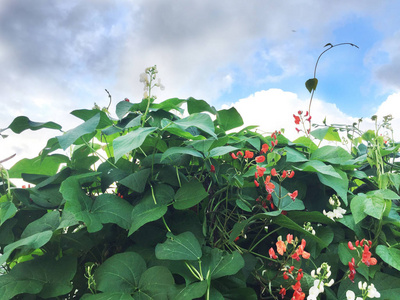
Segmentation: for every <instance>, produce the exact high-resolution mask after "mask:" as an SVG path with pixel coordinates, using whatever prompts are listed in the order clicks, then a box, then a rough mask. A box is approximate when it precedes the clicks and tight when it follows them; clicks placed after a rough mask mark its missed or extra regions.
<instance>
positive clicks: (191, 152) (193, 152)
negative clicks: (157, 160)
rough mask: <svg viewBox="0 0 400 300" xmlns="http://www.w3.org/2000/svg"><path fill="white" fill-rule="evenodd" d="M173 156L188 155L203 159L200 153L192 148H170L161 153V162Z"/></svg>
mask: <svg viewBox="0 0 400 300" xmlns="http://www.w3.org/2000/svg"><path fill="white" fill-rule="evenodd" d="M174 154H188V155H191V156H195V157H200V158H203V155H202V154H201V153H200V152H198V151H196V150H194V149H192V148H184V147H171V148H169V149H168V150H167V151H165V152H164V153H163V155H162V157H161V161H163V160H164V159H166V158H167V157H169V156H171V155H174Z"/></svg>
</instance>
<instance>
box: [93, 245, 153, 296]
mask: <svg viewBox="0 0 400 300" xmlns="http://www.w3.org/2000/svg"><path fill="white" fill-rule="evenodd" d="M144 271H146V263H145V261H144V259H143V258H142V257H141V256H140V255H139V254H137V253H135V252H124V253H119V254H115V255H113V256H111V257H110V258H109V259H107V260H106V261H105V262H104V263H103V264H102V265H101V266H100V267H99V268H98V269H97V270H96V271H95V273H94V278H95V280H96V283H97V289H98V290H99V291H102V292H120V293H121V292H122V293H129V294H132V293H134V292H135V291H136V289H137V288H138V286H139V280H140V277H141V276H142V274H143V272H144Z"/></svg>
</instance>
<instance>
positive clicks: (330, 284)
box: [325, 276, 335, 287]
mask: <svg viewBox="0 0 400 300" xmlns="http://www.w3.org/2000/svg"><path fill="white" fill-rule="evenodd" d="M328 277H329V276H328ZM334 282H335V280H333V278H332V279H331V280H330V281H329V282H327V283H325V285H326V286H329V287H330V286H332V284H334Z"/></svg>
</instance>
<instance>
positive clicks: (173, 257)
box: [0, 69, 400, 300]
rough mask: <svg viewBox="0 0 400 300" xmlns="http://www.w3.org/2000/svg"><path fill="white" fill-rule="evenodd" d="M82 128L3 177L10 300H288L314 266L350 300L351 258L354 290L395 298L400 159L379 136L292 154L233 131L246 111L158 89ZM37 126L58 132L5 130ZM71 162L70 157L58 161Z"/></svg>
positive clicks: (307, 141) (23, 121)
mask: <svg viewBox="0 0 400 300" xmlns="http://www.w3.org/2000/svg"><path fill="white" fill-rule="evenodd" d="M154 70H155V69H149V70H147V73H146V74H147V76H150V77H147V81H146V80H144V79H143V80H144V83H145V85H146V86H151V87H154V85H155V84H154V79H155V73H154ZM316 85H317V81H316V80H313V81H312V82H309V83H308V88H309V89H311V90H310V92H311V91H314V90H315V88H316ZM184 104H186V105H187V109H188V111H187V113H186V114H183V115H184V116H185V117H181V114H180V113H182V112H184V111H183V109H182V108H181V106H183V105H184ZM173 111H177V112H179V114H175V113H173ZM72 114H73V115H74V116H76V117H78V118H80V119H82V120H83V123H82V124H81V125H79V126H78V127H76V128H74V129H71V130H69V131H68V132H66V133H64V134H63V135H60V136H58V137H56V138H53V139H50V140H49V141H48V143H47V145H46V147H45V148H44V150H43V151H42V152H41V154H40V155H39V156H38V157H36V158H33V159H23V160H21V161H19V162H17V163H16V164H15V165H14V166H13V167H12V168H11V169H10V170H5V169H4V168H1V182H0V183H1V184H0V197H1V198H0V252H1V254H2V255H1V256H0V265H1V266H2V270H1V271H0V272H1V273H2V275H1V276H0V299H11V298H15V299H25V297H30V296H31V297H35V298H36V299H49V298H57V297H58V298H59V299H61V298H62V299H72V298H76V299H89V300H90V299H196V298H206V299H257V298H261V297H265V296H266V295H268V294H271V295H273V297H278V296H279V297H280V295H279V292H280V290H281V287H283V286H285V287H286V288H287V289H288V294H287V297H291V295H292V291H291V290H292V289H293V288H292V287H291V286H292V285H294V284H295V283H296V276H300V275H297V272H300V271H299V269H302V270H303V272H304V279H302V280H301V282H302V289H303V291H304V292H306V293H307V292H308V289H309V288H311V286H312V285H313V281H314V278H313V277H312V276H310V275H309V274H310V273H311V271H312V270H313V269H315V267H314V266H313V264H315V265H318V264H321V263H323V262H328V263H329V264H330V265H331V267H332V275H331V278H333V279H334V281H335V283H334V285H332V286H331V287H329V288H328V287H326V289H325V290H326V293H327V295H328V296H329V297H330V298H331V299H335V298H338V299H343V298H344V297H345V296H344V295H345V293H346V291H347V290H353V291H357V288H356V287H354V286H355V285H356V284H352V282H351V281H350V279H349V278H348V277H349V265H348V264H349V262H350V261H351V259H352V258H355V264H356V265H357V266H358V268H357V269H356V270H357V274H356V276H355V278H354V280H355V281H360V280H363V281H368V282H369V283H374V284H375V287H376V288H377V289H378V291H380V292H381V294H382V296H385V297H388V298H391V297H392V298H393V297H395V296H393V295H397V294H396V293H398V289H397V288H396V285H395V284H393V285H389V284H388V280H394V281H395V282H397V281H398V278H399V277H400V276H399V275H400V266H399V263H398V261H399V259H400V258H399V257H400V254H399V251H400V250H399V242H400V241H399V236H400V230H399V228H400V216H399V214H398V211H399V202H398V200H399V198H400V197H399V196H398V192H399V182H400V179H399V178H400V174H399V163H398V162H397V160H396V158H398V156H399V154H398V149H399V148H400V146H399V145H398V144H396V143H394V142H393V141H390V142H389V143H385V142H384V141H383V140H382V139H381V138H380V135H379V132H378V129H379V127H377V128H378V129H377V130H375V131H367V132H366V133H362V132H360V131H357V130H358V129H357V130H356V127H354V126H352V127H346V126H341V125H335V126H328V125H326V126H325V127H322V128H319V129H317V130H314V131H312V132H311V133H310V135H309V136H306V137H301V138H299V139H297V140H295V141H293V142H291V141H288V140H287V139H286V138H285V137H284V136H283V135H282V134H279V133H278V132H273V133H272V134H271V135H269V136H262V135H260V134H258V133H255V132H253V131H251V129H246V130H242V131H239V132H230V131H231V130H232V129H235V128H237V127H239V126H241V125H243V120H242V118H241V117H240V115H239V113H238V112H237V111H236V110H235V109H234V108H231V109H227V110H219V111H217V110H216V109H215V108H214V107H212V106H210V105H209V104H208V103H207V102H205V101H204V100H196V99H194V98H189V99H186V100H185V99H178V98H172V99H168V100H166V101H163V102H161V103H157V104H156V103H154V98H153V97H151V88H150V89H149V90H148V94H147V97H145V98H144V99H143V100H142V101H141V102H139V103H130V102H127V101H121V102H119V103H118V104H117V106H116V115H117V119H114V118H112V117H111V115H110V114H109V113H108V112H105V111H101V110H98V109H93V110H76V111H74V112H73V113H72ZM210 115H212V116H213V117H210ZM41 128H51V129H60V128H59V126H57V125H55V123H52V122H47V123H35V122H31V121H29V119H28V118H26V117H18V118H16V119H15V120H14V121H13V122H12V123H11V124H10V126H9V129H11V130H12V131H14V132H16V133H19V132H22V131H24V130H25V129H31V130H37V129H41ZM340 132H346V133H347V136H351V140H350V142H351V145H350V146H351V149H350V151H349V152H347V151H346V150H344V149H343V148H342V147H338V146H332V145H328V146H319V144H318V145H317V144H316V143H315V142H314V140H313V139H312V137H315V138H316V139H318V140H320V141H322V140H326V141H338V140H340V139H341V137H340V135H339V133H340ZM66 148H70V150H71V151H70V154H69V156H67V155H61V154H55V153H54V151H56V150H59V149H66ZM267 148H268V149H267ZM256 157H257V160H256ZM260 157H261V158H260ZM255 174H257V176H255ZM14 178H22V179H23V180H24V181H26V182H27V183H29V184H30V186H28V188H18V187H15V186H14V185H13V184H12V183H11V181H12V180H13V179H14ZM338 207H341V208H342V209H344V212H341V213H340V210H338ZM327 211H329V212H330V213H332V214H329V213H327ZM334 212H335V213H334ZM288 234H289V235H288ZM291 234H293V235H294V239H293V241H292V242H290V241H289V239H290V235H291ZM362 239H366V240H370V241H371V243H368V242H365V243H368V247H367V248H368V250H369V251H371V257H373V258H374V259H375V258H376V259H377V261H374V260H371V261H369V264H371V266H369V267H368V266H367V264H365V263H364V261H365V260H366V259H367V258H365V255H366V254H365V253H366V252H365V250H364V248H362V246H357V249H356V250H351V249H350V248H349V246H348V241H351V242H352V243H353V244H354V243H355V241H356V240H359V241H360V240H362ZM303 240H304V242H302V241H303ZM278 241H280V242H278ZM279 243H283V244H285V247H287V249H285V251H283V250H282V249H281V248H278V245H281V244H279ZM303 243H304V245H305V248H304V247H303V246H300V245H303ZM359 243H360V242H359ZM361 243H364V242H363V241H362V242H361ZM365 245H367V244H365ZM301 247H303V248H301ZM271 249H272V250H271ZM279 249H281V250H279ZM299 249H300V250H299ZM301 249H302V250H304V251H305V252H304V253H302V252H301ZM271 251H274V254H275V252H278V254H277V258H274V256H273V255H272V252H271ZM279 251H282V253H279ZM363 253H364V256H362V254H363ZM296 255H298V258H296ZM307 255H310V257H308V256H307ZM363 260H364V261H363ZM309 261H312V262H313V263H309ZM374 262H376V264H375V263H374ZM291 266H293V268H294V271H293V274H292V273H291V274H290V276H289V278H288V279H287V280H285V279H283V277H282V276H283V273H284V272H288V271H287V270H289V269H288V268H290V267H291ZM285 270H286V271H285Z"/></svg>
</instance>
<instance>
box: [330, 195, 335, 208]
mask: <svg viewBox="0 0 400 300" xmlns="http://www.w3.org/2000/svg"><path fill="white" fill-rule="evenodd" d="M329 204H330V205H332V206H334V205H335V204H336V203H335V200H333V198H332V197H330V198H329Z"/></svg>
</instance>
